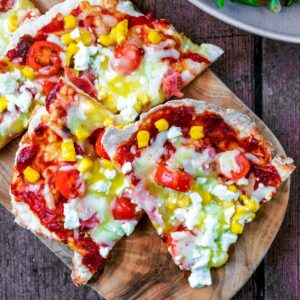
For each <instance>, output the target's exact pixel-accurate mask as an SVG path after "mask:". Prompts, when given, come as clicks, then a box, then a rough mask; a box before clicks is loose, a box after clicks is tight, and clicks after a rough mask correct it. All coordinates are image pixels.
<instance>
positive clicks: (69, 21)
mask: <svg viewBox="0 0 300 300" xmlns="http://www.w3.org/2000/svg"><path fill="white" fill-rule="evenodd" d="M64 25H65V29H74V28H75V27H76V26H77V20H76V18H75V17H74V16H73V15H68V16H65V17H64Z"/></svg>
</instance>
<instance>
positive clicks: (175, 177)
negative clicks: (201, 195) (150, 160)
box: [154, 164, 194, 192]
mask: <svg viewBox="0 0 300 300" xmlns="http://www.w3.org/2000/svg"><path fill="white" fill-rule="evenodd" d="M193 180H194V179H193V177H192V176H191V175H190V174H188V173H186V172H184V171H180V170H170V169H168V168H167V167H166V166H165V165H163V164H160V165H159V166H158V167H157V169H156V172H155V174H154V181H155V182H156V183H157V184H159V185H161V186H164V187H167V188H169V189H172V190H175V191H179V192H188V191H189V190H190V189H191V187H192V184H193Z"/></svg>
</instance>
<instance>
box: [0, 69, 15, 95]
mask: <svg viewBox="0 0 300 300" xmlns="http://www.w3.org/2000/svg"><path fill="white" fill-rule="evenodd" d="M0 82H1V84H0V94H1V95H6V94H13V93H14V92H15V91H16V90H17V89H18V87H19V83H18V81H17V80H16V79H15V78H13V76H12V75H11V73H4V74H1V73H0Z"/></svg>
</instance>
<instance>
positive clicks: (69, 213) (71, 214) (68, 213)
mask: <svg viewBox="0 0 300 300" xmlns="http://www.w3.org/2000/svg"><path fill="white" fill-rule="evenodd" d="M76 203H77V201H76V200H75V199H72V200H71V201H70V202H69V203H64V216H65V222H64V228H65V229H76V228H78V227H79V226H80V222H79V217H78V214H77V211H76Z"/></svg>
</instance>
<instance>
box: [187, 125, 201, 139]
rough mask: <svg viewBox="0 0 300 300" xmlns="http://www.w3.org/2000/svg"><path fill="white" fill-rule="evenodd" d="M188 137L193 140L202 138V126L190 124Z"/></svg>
mask: <svg viewBox="0 0 300 300" xmlns="http://www.w3.org/2000/svg"><path fill="white" fill-rule="evenodd" d="M190 137H191V138H192V139H193V140H198V139H202V138H203V137H204V134H203V126H192V127H191V128H190Z"/></svg>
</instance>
